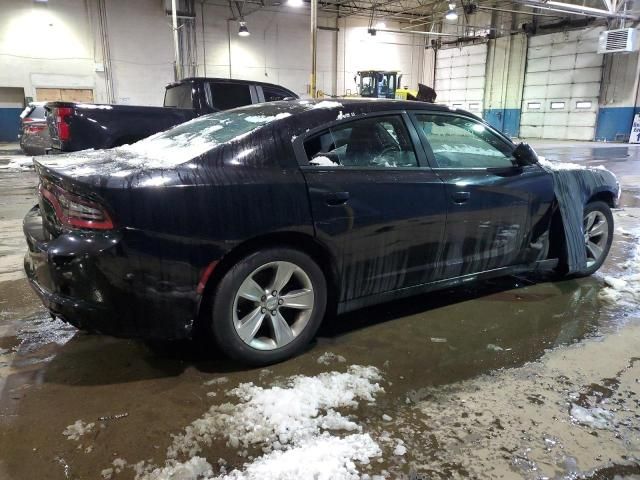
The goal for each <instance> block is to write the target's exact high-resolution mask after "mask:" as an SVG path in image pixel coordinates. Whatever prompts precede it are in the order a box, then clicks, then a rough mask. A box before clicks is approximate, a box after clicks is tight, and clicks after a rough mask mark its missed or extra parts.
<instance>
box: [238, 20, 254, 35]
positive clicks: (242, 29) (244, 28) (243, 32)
mask: <svg viewBox="0 0 640 480" xmlns="http://www.w3.org/2000/svg"><path fill="white" fill-rule="evenodd" d="M238 35H239V36H241V37H248V36H249V35H251V33H249V29H248V28H247V22H245V21H244V20H242V21H241V22H240V28H239V29H238Z"/></svg>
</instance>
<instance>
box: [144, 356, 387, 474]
mask: <svg viewBox="0 0 640 480" xmlns="http://www.w3.org/2000/svg"><path fill="white" fill-rule="evenodd" d="M380 380H381V376H380V372H379V370H378V369H377V368H375V367H371V366H369V367H365V366H358V365H352V366H350V367H349V368H348V369H347V371H346V372H342V373H341V372H336V371H333V372H325V373H321V374H319V375H316V376H312V377H309V376H302V375H300V376H294V377H291V378H289V379H287V380H286V381H284V382H283V383H282V384H279V385H274V386H270V387H266V388H265V387H260V386H257V385H254V384H253V383H244V384H240V385H239V386H238V387H236V388H234V389H232V390H230V391H229V392H228V393H227V395H228V396H229V397H231V398H234V399H236V400H237V401H236V402H227V403H224V404H222V405H214V406H212V407H211V408H210V409H209V411H207V412H206V413H205V414H204V415H203V416H201V417H200V418H198V419H196V420H194V421H193V422H192V423H191V424H190V425H188V426H187V427H186V428H185V429H184V431H183V432H182V433H180V434H178V435H174V436H173V442H172V444H171V445H170V447H169V448H168V450H167V460H166V464H165V465H164V466H162V467H158V468H154V469H151V468H146V469H144V472H145V473H141V474H140V475H138V476H137V478H139V479H140V480H165V479H173V478H180V479H184V480H186V479H194V480H195V479H201V478H220V479H222V478H226V479H235V480H239V479H260V480H269V479H289V478H291V479H296V480H298V479H306V478H308V479H327V480H328V479H331V480H334V479H351V478H359V473H358V467H357V464H367V463H369V461H370V459H371V458H372V457H377V456H379V455H380V454H381V450H380V447H379V446H378V444H377V443H376V441H374V439H373V438H372V437H371V436H370V435H369V434H368V433H365V432H363V427H362V426H361V425H360V424H358V423H357V422H356V421H355V420H354V419H353V418H351V417H350V416H349V415H347V414H345V413H341V412H339V411H338V409H342V410H353V409H355V408H357V407H358V405H359V403H360V402H361V401H364V402H373V401H374V400H375V396H376V395H377V394H379V393H381V392H384V389H383V388H382V387H381V386H380V384H379V382H380ZM215 439H218V440H220V439H223V440H225V441H226V443H227V445H229V446H230V447H232V448H234V449H237V450H238V451H239V453H240V454H241V455H242V456H247V455H248V452H249V451H254V450H256V451H257V452H258V455H260V454H262V456H259V457H258V458H257V459H255V460H253V461H252V462H247V463H245V464H244V466H243V467H242V469H235V470H232V471H230V472H226V471H224V470H222V471H221V472H219V476H215V477H212V475H214V471H213V467H212V465H211V464H210V463H209V462H208V461H206V460H205V459H204V458H202V457H200V456H199V454H201V453H202V450H203V446H209V445H211V444H212V442H213V440H215ZM141 471H142V470H141Z"/></svg>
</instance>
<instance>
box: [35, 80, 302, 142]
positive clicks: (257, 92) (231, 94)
mask: <svg viewBox="0 0 640 480" xmlns="http://www.w3.org/2000/svg"><path fill="white" fill-rule="evenodd" d="M297 98H298V95H296V94H295V93H293V92H292V91H291V90H288V89H286V88H284V87H281V86H279V85H274V84H271V83H263V82H254V81H249V80H231V79H225V78H206V77H197V78H185V79H184V80H181V81H179V82H176V83H171V84H169V85H167V87H166V89H165V94H164V106H162V107H143V106H135V105H107V104H89V103H73V102H49V103H47V104H46V105H45V109H46V111H47V123H48V127H49V134H50V136H51V145H52V149H51V151H50V152H49V153H61V152H75V151H78V150H85V149H87V148H94V149H102V148H113V147H117V146H120V145H125V144H129V143H133V142H137V141H138V140H141V139H143V138H145V137H148V136H150V135H153V134H154V133H157V132H161V131H163V130H167V129H169V128H171V127H173V126H174V125H178V124H180V123H183V122H186V121H187V120H191V119H192V118H195V117H198V116H201V115H206V114H208V113H214V112H219V111H221V110H229V109H231V108H236V107H241V106H244V105H251V104H253V103H262V102H272V101H276V100H285V99H297Z"/></svg>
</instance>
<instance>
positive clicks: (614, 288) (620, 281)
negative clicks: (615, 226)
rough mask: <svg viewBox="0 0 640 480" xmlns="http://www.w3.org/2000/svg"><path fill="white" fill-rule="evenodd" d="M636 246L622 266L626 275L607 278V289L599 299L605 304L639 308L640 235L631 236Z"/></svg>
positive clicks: (603, 290) (602, 291)
mask: <svg viewBox="0 0 640 480" xmlns="http://www.w3.org/2000/svg"><path fill="white" fill-rule="evenodd" d="M625 233H626V235H627V236H630V237H632V241H633V243H634V244H635V247H634V251H633V252H632V254H631V258H630V259H629V260H627V261H626V262H624V263H623V264H622V268H623V269H624V270H625V273H624V274H623V275H621V276H618V277H613V276H605V277H604V283H605V287H604V288H603V289H602V290H600V293H599V297H600V299H601V300H602V301H604V302H605V303H609V304H612V305H626V306H630V307H634V308H637V307H638V304H640V234H631V233H628V232H625Z"/></svg>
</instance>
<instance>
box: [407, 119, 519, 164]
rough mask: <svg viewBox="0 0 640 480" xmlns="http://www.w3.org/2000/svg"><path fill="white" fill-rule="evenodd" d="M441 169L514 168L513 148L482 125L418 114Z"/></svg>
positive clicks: (469, 121) (420, 124) (475, 122)
mask: <svg viewBox="0 0 640 480" xmlns="http://www.w3.org/2000/svg"><path fill="white" fill-rule="evenodd" d="M416 119H417V120H418V125H419V128H420V129H421V130H422V131H423V132H424V134H425V136H426V137H427V140H428V141H429V145H430V146H431V150H432V151H433V155H434V157H435V160H436V162H437V164H438V167H440V168H501V167H512V166H514V162H513V156H512V155H511V153H512V150H513V149H512V147H511V146H510V145H509V144H507V143H506V142H505V141H504V140H502V139H501V138H500V137H498V136H497V135H496V134H494V133H493V132H491V131H490V130H489V129H487V128H486V127H485V126H484V125H483V124H482V123H480V122H477V121H475V120H472V119H470V118H464V117H456V116H451V115H438V114H428V115H424V114H423V115H416Z"/></svg>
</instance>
